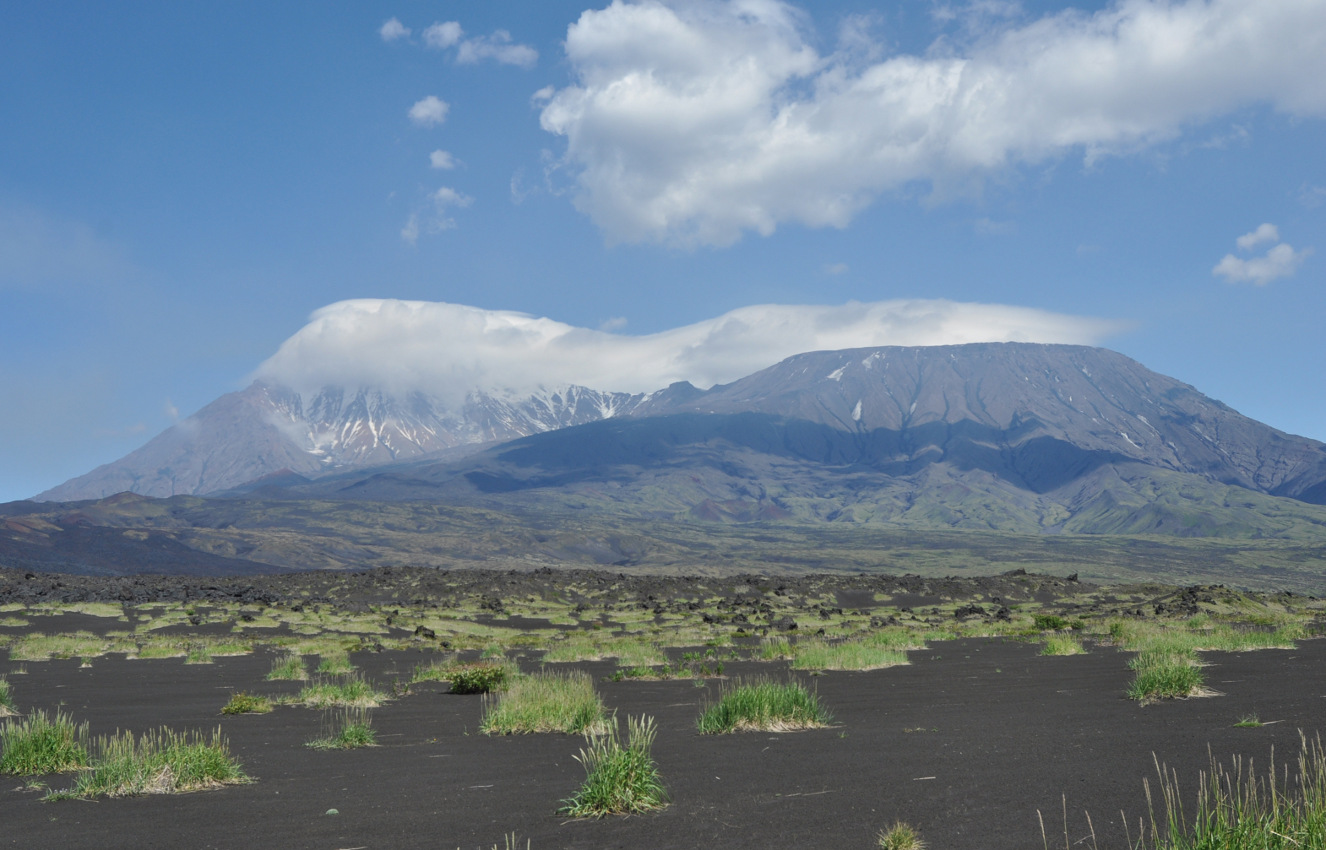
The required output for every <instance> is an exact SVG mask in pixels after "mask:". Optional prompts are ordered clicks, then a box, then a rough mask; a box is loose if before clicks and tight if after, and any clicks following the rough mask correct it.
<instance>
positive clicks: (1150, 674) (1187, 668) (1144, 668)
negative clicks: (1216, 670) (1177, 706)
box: [1128, 650, 1206, 703]
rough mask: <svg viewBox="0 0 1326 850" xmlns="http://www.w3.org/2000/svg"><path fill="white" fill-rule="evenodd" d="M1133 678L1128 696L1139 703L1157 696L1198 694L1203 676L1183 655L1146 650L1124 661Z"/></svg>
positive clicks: (1181, 696) (1162, 697)
mask: <svg viewBox="0 0 1326 850" xmlns="http://www.w3.org/2000/svg"><path fill="white" fill-rule="evenodd" d="M1128 666H1129V667H1131V668H1132V669H1133V681H1132V683H1131V684H1130V685H1129V686H1128V698H1129V699H1135V700H1139V701H1141V702H1143V703H1147V702H1150V701H1152V700H1157V699H1182V698H1184V697H1190V696H1195V695H1197V694H1199V693H1201V689H1202V685H1203V684H1205V681H1206V680H1205V677H1204V676H1203V675H1202V671H1201V670H1199V669H1198V668H1197V667H1196V666H1195V665H1194V663H1193V661H1192V658H1191V657H1190V656H1188V655H1186V654H1182V653H1180V654H1175V653H1173V652H1167V651H1164V650H1146V651H1144V652H1139V653H1138V654H1137V657H1136V658H1134V659H1133V660H1132V661H1130V662H1129V663H1128Z"/></svg>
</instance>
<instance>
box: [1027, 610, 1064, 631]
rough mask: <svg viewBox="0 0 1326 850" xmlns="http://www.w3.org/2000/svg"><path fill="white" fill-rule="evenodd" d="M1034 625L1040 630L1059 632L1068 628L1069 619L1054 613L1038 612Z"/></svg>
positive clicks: (1033, 619) (1033, 621)
mask: <svg viewBox="0 0 1326 850" xmlns="http://www.w3.org/2000/svg"><path fill="white" fill-rule="evenodd" d="M1032 625H1033V627H1034V628H1035V629H1036V631H1038V632H1057V631H1061V630H1063V629H1066V628H1068V621H1067V620H1065V619H1064V618H1063V617H1059V616H1056V615H1054V614H1037V615H1036V616H1035V617H1033V618H1032Z"/></svg>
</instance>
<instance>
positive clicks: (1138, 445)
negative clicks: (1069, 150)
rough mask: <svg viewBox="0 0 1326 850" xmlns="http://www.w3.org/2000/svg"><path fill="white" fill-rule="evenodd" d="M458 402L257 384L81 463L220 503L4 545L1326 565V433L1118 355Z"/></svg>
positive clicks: (3, 559) (349, 565) (981, 567)
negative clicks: (1271, 418) (1301, 429)
mask: <svg viewBox="0 0 1326 850" xmlns="http://www.w3.org/2000/svg"><path fill="white" fill-rule="evenodd" d="M447 410H448V409H447V408H446V406H445V405H444V404H442V403H441V402H440V401H439V400H436V399H430V398H428V397H425V396H419V397H414V396H407V397H406V398H405V400H404V401H403V400H401V398H399V397H393V396H390V395H388V394H386V393H384V392H380V391H372V390H364V391H357V392H356V393H354V394H350V393H347V392H342V391H338V390H325V391H324V392H322V393H319V394H317V395H315V396H314V397H313V398H312V399H309V400H305V399H303V398H301V397H299V396H298V395H296V394H294V393H291V392H290V391H288V390H282V389H279V388H276V387H272V386H267V385H255V386H253V387H250V388H249V389H248V390H246V391H244V392H242V393H235V394H233V395H230V396H226V397H223V398H221V399H218V400H217V401H216V402H214V403H213V404H212V405H209V406H208V407H207V408H205V409H204V410H202V411H200V412H199V413H198V414H197V415H195V416H194V417H191V418H190V420H188V421H187V422H185V423H181V426H177V427H176V428H173V429H171V430H170V431H167V432H166V433H164V434H162V435H161V436H159V437H157V438H156V439H155V440H153V441H152V442H151V443H149V444H148V445H146V446H144V447H143V448H142V449H140V450H139V451H138V452H135V453H134V454H131V455H129V456H127V457H126V458H124V459H123V460H121V461H118V462H117V463H115V464H111V465H109V466H107V467H103V468H102V469H101V470H97V471H95V472H94V473H91V474H89V475H88V476H84V478H83V479H75V481H74V482H71V483H70V484H69V485H65V487H68V488H72V487H73V486H74V485H78V486H82V487H90V486H95V487H98V488H101V489H103V490H108V489H115V488H118V489H121V490H122V489H126V488H125V487H123V486H120V485H121V484H131V485H133V486H134V487H135V488H141V489H147V488H149V487H159V488H163V489H167V488H173V489H175V490H181V491H183V490H188V489H194V490H199V491H211V492H214V493H217V494H216V495H212V496H209V497H202V498H200V497H197V496H192V495H173V496H170V497H168V498H151V497H149V496H139V495H132V494H120V495H118V496H113V497H110V498H98V499H96V500H92V501H74V502H57V503H51V502H35V501H28V502H15V503H11V504H8V505H0V564H7V565H10V566H17V567H21V568H24V569H36V570H51V569H66V570H70V571H77V572H93V573H98V572H100V573H123V572H126V571H128V572H133V571H139V570H158V571H161V570H171V569H175V570H182V571H189V572H195V573H198V574H210V573H218V572H225V573H239V572H245V571H248V572H252V571H261V570H264V569H270V568H280V569H295V570H303V569H361V568H363V567H366V566H386V565H395V564H416V565H428V566H437V567H453V566H465V565H471V566H489V567H500V568H502V569H511V568H530V567H532V566H558V565H560V566H591V565H597V566H603V565H612V566H613V567H614V568H621V569H642V570H653V571H672V572H676V571H680V572H688V573H693V572H706V571H714V570H717V571H723V570H733V569H735V570H738V571H740V570H747V571H751V570H755V571H783V570H791V571H797V570H825V569H827V570H839V569H848V570H878V569H882V570H888V571H894V572H897V571H903V572H906V571H917V570H923V571H926V572H927V573H929V574H948V573H950V572H955V571H957V572H961V571H964V570H974V571H978V572H979V571H985V572H989V571H992V570H993V571H1000V570H1005V569H1014V568H1019V567H1035V568H1037V569H1051V570H1058V569H1060V568H1062V569H1063V570H1064V571H1066V572H1073V571H1080V572H1081V573H1082V575H1084V576H1091V577H1094V578H1096V579H1100V580H1108V581H1122V580H1146V579H1148V578H1157V579H1159V578H1161V577H1163V578H1164V580H1167V581H1179V582H1184V581H1187V582H1191V581H1213V580H1216V581H1228V582H1231V583H1235V584H1249V583H1251V584H1267V583H1273V584H1281V585H1283V586H1286V587H1294V588H1297V589H1310V588H1319V585H1320V581H1321V575H1322V564H1323V552H1324V551H1326V505H1324V504H1323V502H1326V445H1324V444H1322V443H1319V442H1316V441H1314V440H1308V439H1305V438H1302V437H1296V436H1292V435H1289V434H1286V433H1283V432H1281V431H1277V430H1276V429H1274V428H1271V427H1269V426H1267V425H1264V424H1262V423H1259V422H1256V421H1254V420H1251V419H1249V418H1247V417H1245V416H1242V415H1241V414H1239V413H1238V412H1237V411H1234V410H1232V409H1230V408H1229V407H1227V406H1226V405H1224V404H1221V403H1220V402H1218V401H1214V400H1212V399H1210V398H1208V397H1206V396H1204V395H1202V394H1201V393H1200V392H1198V391H1197V390H1196V389H1194V388H1193V387H1191V386H1188V385H1187V384H1184V383H1182V382H1180V381H1177V380H1175V379H1173V378H1169V377H1166V376H1164V375H1160V374H1157V373H1155V372H1152V371H1150V370H1148V369H1146V368H1145V367H1143V366H1141V365H1140V364H1138V363H1136V362H1135V361H1132V360H1130V359H1128V358H1126V357H1124V356H1122V355H1120V354H1117V353H1114V352H1111V351H1106V350H1103V349H1096V348H1085V347H1078V346H1063V345H1033V344H1020V343H999V344H974V345H962V346H943V347H927V348H902V347H886V348H870V349H855V350H848V351H830V352H812V353H807V354H801V355H797V356H795V357H791V358H788V359H787V360H784V361H783V362H781V363H778V364H776V365H774V366H772V367H770V368H768V369H765V370H762V371H760V372H757V373H755V374H752V375H750V376H748V377H746V378H742V379H740V380H738V381H735V382H733V383H731V384H726V385H720V386H715V387H712V388H710V389H708V390H701V389H698V388H696V387H694V386H691V385H689V384H685V383H678V384H673V385H672V386H670V387H667V388H664V389H661V390H659V391H657V392H654V393H649V394H645V395H622V394H610V393H601V392H595V391H593V390H588V389H583V388H570V389H566V390H563V391H561V392H558V393H548V394H540V395H535V396H530V397H524V398H521V399H511V398H507V397H499V396H496V395H495V394H483V393H474V394H472V395H471V396H470V397H469V398H468V399H467V400H466V402H465V404H464V406H463V407H462V409H461V410H460V411H459V412H447ZM522 433H523V434H524V436H519V435H520V434H522ZM384 461H386V463H384ZM60 491H61V488H57V489H56V490H54V491H50V492H49V493H47V494H43V496H46V497H50V496H51V495H52V494H59V493H60ZM218 491H221V492H218ZM1312 592H1316V591H1315V590H1313V591H1312Z"/></svg>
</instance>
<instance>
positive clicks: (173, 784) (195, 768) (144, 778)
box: [47, 727, 251, 800]
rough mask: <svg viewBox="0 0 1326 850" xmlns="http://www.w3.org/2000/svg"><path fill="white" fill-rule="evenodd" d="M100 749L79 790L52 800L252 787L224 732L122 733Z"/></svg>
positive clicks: (79, 780)
mask: <svg viewBox="0 0 1326 850" xmlns="http://www.w3.org/2000/svg"><path fill="white" fill-rule="evenodd" d="M96 749H97V756H96V758H95V759H94V760H93V762H92V766H91V767H92V769H91V770H88V771H84V772H83V773H81V774H79V776H78V778H77V780H76V781H75V782H74V787H72V788H70V789H68V790H66V791H57V792H55V793H53V794H51V795H49V797H48V798H47V799H57V800H58V799H70V798H75V797H83V798H90V797H100V796H102V795H105V796H107V797H134V796H138V795H140V794H175V793H180V792H184V791H199V790H202V789H204V788H218V787H220V786H222V785H234V784H238V783H242V782H249V781H251V780H250V779H249V777H248V776H247V775H245V773H244V771H243V770H241V769H240V765H239V763H238V762H236V761H235V759H234V758H233V757H231V755H230V747H229V744H228V743H227V742H226V739H225V738H224V737H222V735H221V730H220V729H219V728H218V729H216V730H215V731H214V732H212V734H211V736H210V737H207V738H204V737H203V735H202V734H201V733H197V732H195V733H184V734H181V733H178V732H174V731H172V730H170V729H167V728H165V727H162V728H161V729H158V730H156V731H155V732H147V733H145V734H144V735H143V736H142V737H140V738H135V737H134V734H133V733H132V732H122V733H119V734H117V735H112V736H110V737H108V738H99V739H98V740H97V747H96Z"/></svg>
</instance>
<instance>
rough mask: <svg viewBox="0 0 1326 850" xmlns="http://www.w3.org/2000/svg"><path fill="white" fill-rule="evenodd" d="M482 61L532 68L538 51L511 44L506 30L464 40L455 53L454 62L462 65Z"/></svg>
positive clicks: (522, 45)
mask: <svg viewBox="0 0 1326 850" xmlns="http://www.w3.org/2000/svg"><path fill="white" fill-rule="evenodd" d="M484 59H492V60H494V61H497V62H500V63H502V64H503V65H516V66H518V67H520V68H533V67H534V65H535V64H536V63H537V62H538V61H539V51H537V50H535V49H534V48H533V47H530V46H529V45H527V44H513V43H512V42H511V33H509V32H507V31H506V30H496V31H495V32H494V33H493V34H492V35H487V36H480V37H479V38H470V39H466V40H465V41H463V42H461V44H460V47H459V49H457V51H456V61H457V62H459V63H460V64H462V65H470V64H473V63H475V62H480V61H482V60H484Z"/></svg>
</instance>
